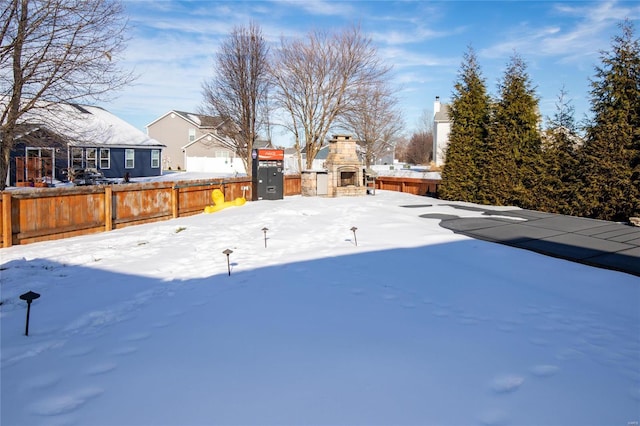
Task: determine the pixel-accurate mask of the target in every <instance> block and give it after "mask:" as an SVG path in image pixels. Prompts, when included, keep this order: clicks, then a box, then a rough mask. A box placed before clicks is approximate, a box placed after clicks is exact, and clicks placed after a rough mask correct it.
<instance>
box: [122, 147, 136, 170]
mask: <svg viewBox="0 0 640 426" xmlns="http://www.w3.org/2000/svg"><path fill="white" fill-rule="evenodd" d="M134 158H135V150H133V149H125V150H124V168H125V169H133V168H134V167H135V163H134V161H133V159H134Z"/></svg>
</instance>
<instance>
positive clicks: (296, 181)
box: [284, 175, 302, 197]
mask: <svg viewBox="0 0 640 426" xmlns="http://www.w3.org/2000/svg"><path fill="white" fill-rule="evenodd" d="M301 193H302V185H301V178H300V175H285V176H284V196H285V197H288V196H291V195H300V194H301Z"/></svg>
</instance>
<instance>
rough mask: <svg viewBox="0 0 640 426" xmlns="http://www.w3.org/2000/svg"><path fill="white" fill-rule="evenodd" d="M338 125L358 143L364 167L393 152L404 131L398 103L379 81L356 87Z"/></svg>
mask: <svg viewBox="0 0 640 426" xmlns="http://www.w3.org/2000/svg"><path fill="white" fill-rule="evenodd" d="M339 121H340V123H341V125H342V126H343V127H344V128H345V129H346V130H347V131H349V132H351V133H353V134H354V135H355V136H356V138H357V139H358V143H359V144H360V146H361V147H362V148H363V149H364V153H365V165H366V166H367V167H370V166H371V164H372V163H373V162H374V161H375V159H376V158H380V157H382V156H384V155H385V154H386V153H387V152H388V151H391V150H392V149H393V146H394V144H395V142H396V140H397V139H398V138H399V136H400V134H401V132H402V129H403V128H404V121H403V119H402V114H401V113H400V110H399V109H398V100H397V98H396V97H395V96H394V94H393V90H392V89H391V87H390V86H389V85H388V84H386V83H385V82H383V81H377V82H372V83H370V84H368V85H362V86H360V87H359V88H358V90H356V91H355V93H354V95H353V96H352V101H351V104H350V108H348V109H347V110H346V111H345V112H344V114H343V115H342V116H341V118H340V120H339Z"/></svg>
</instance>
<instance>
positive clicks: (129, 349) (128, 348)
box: [111, 346, 138, 356]
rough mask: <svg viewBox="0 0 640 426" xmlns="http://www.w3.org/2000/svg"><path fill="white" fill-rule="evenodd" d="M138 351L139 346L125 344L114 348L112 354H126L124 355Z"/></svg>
mask: <svg viewBox="0 0 640 426" xmlns="http://www.w3.org/2000/svg"><path fill="white" fill-rule="evenodd" d="M137 351H138V348H137V347H135V346H123V347H121V348H117V349H114V350H113V351H111V354H112V355H117V356H124V355H130V354H132V353H134V352H137Z"/></svg>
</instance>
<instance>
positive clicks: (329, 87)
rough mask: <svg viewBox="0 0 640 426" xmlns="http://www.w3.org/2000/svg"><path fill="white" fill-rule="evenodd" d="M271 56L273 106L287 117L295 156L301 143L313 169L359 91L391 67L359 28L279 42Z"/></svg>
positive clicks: (317, 33)
mask: <svg viewBox="0 0 640 426" xmlns="http://www.w3.org/2000/svg"><path fill="white" fill-rule="evenodd" d="M275 56H276V58H275V60H274V61H273V63H274V67H272V69H271V74H272V76H273V80H274V84H275V86H276V88H277V92H276V94H275V97H274V102H275V103H276V105H277V106H278V107H280V108H282V109H284V110H286V111H287V113H288V114H287V115H288V119H289V120H290V123H289V125H287V127H288V128H289V129H291V130H293V131H294V135H295V136H296V144H297V145H296V148H297V149H298V150H300V149H301V147H300V145H299V144H300V143H302V142H303V141H302V137H303V138H304V144H305V148H304V149H305V151H306V155H307V164H306V167H307V168H311V166H312V163H313V159H314V158H315V157H316V155H317V153H318V151H319V150H320V148H321V147H322V144H323V142H324V141H325V139H326V137H327V134H328V133H329V131H330V130H331V129H332V127H333V126H335V125H336V120H337V118H338V117H339V116H340V115H342V114H343V113H344V112H345V111H346V110H347V109H349V108H350V107H351V106H352V105H353V104H354V102H355V100H354V99H355V98H356V97H357V93H358V92H359V90H361V88H363V87H366V86H367V85H368V84H370V83H371V82H374V81H379V80H381V79H382V76H384V75H385V74H386V73H387V72H388V71H389V67H387V66H384V65H383V64H382V62H381V61H380V60H379V58H378V56H377V51H376V49H375V47H374V46H373V44H372V42H371V39H369V38H367V37H364V36H363V35H362V34H361V32H360V28H359V27H352V28H349V29H346V30H344V31H342V32H340V33H337V34H329V33H327V32H322V31H312V32H310V33H309V34H308V36H307V38H306V39H305V40H292V41H286V40H284V39H282V40H281V43H280V49H279V50H278V51H277V53H276V55H275Z"/></svg>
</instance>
